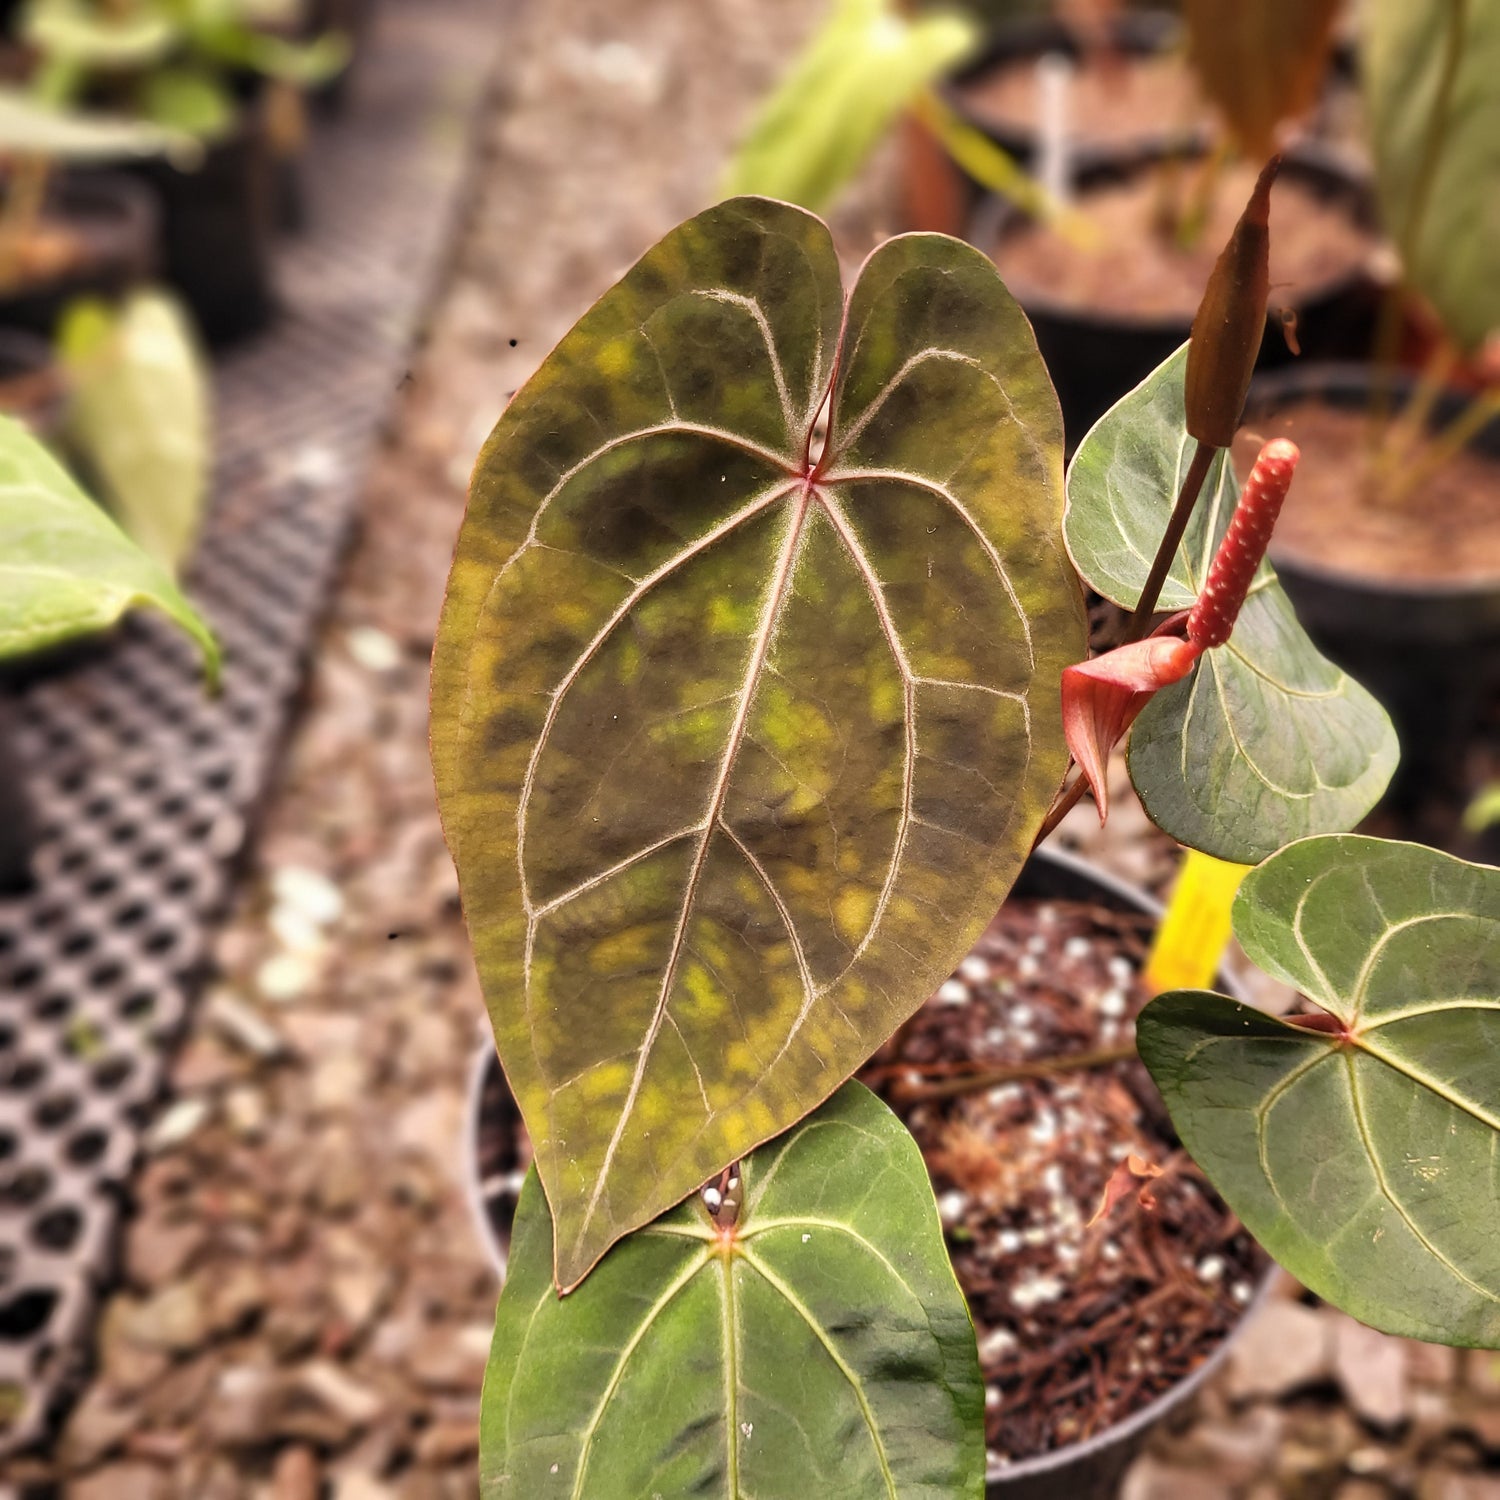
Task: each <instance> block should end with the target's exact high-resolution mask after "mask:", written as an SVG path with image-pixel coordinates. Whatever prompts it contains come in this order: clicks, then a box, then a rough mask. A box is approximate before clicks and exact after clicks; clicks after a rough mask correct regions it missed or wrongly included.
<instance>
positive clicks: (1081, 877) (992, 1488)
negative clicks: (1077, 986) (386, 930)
mask: <svg viewBox="0 0 1500 1500" xmlns="http://www.w3.org/2000/svg"><path fill="white" fill-rule="evenodd" d="M1013 895H1014V896H1015V897H1018V898H1020V899H1021V900H1023V901H1027V900H1030V901H1056V902H1079V903H1084V904H1087V905H1090V906H1094V907H1103V908H1106V909H1107V910H1109V911H1114V912H1120V913H1125V914H1127V915H1128V914H1135V913H1140V914H1142V915H1143V916H1145V917H1147V918H1149V919H1151V920H1155V919H1157V918H1159V916H1160V914H1161V908H1160V907H1159V906H1158V905H1157V904H1156V903H1154V902H1153V901H1152V900H1151V899H1150V898H1149V897H1148V896H1146V895H1145V894H1144V893H1142V892H1141V891H1139V890H1136V889H1135V888H1133V887H1131V886H1128V885H1125V884H1123V883H1121V882H1119V881H1116V880H1114V879H1112V878H1110V877H1109V876H1107V875H1104V874H1102V873H1101V872H1100V871H1098V870H1096V869H1095V868H1094V867H1093V866H1091V865H1089V864H1087V863H1085V862H1084V861H1082V860H1079V859H1076V858H1074V857H1072V856H1070V855H1067V854H1063V853H1060V852H1055V851H1052V850H1040V851H1038V852H1037V853H1036V854H1034V855H1033V856H1032V858H1031V860H1030V861H1029V862H1028V864H1027V865H1026V867H1025V869H1024V871H1023V872H1022V875H1021V878H1020V880H1019V881H1018V882H1017V884H1016V887H1015V891H1014V893H1013ZM1218 982H1219V986H1220V987H1221V988H1223V989H1225V990H1226V991H1227V992H1228V993H1230V994H1236V995H1238V994H1240V991H1239V990H1238V989H1237V987H1236V986H1235V985H1234V984H1233V983H1232V981H1230V980H1229V979H1227V978H1225V977H1223V976H1221V977H1220V979H1219V981H1218ZM1241 997H1242V996H1241ZM928 1003H929V1005H938V1004H941V1003H942V1002H941V999H940V998H934V1000H931V1001H929V1002H928ZM880 1056H881V1054H877V1060H878V1059H879V1057H880ZM1162 1118H1163V1119H1164V1118H1165V1111H1164V1110H1163V1115H1162ZM464 1145H465V1154H466V1158H467V1159H466V1161H465V1163H464V1169H465V1177H466V1181H467V1183H468V1189H469V1199H470V1205H471V1207H472V1209H473V1212H474V1216H475V1222H476V1224H477V1226H478V1230H479V1235H480V1238H481V1240H482V1241H483V1243H484V1245H485V1247H486V1249H487V1250H488V1252H489V1254H490V1257H491V1259H492V1261H493V1263H494V1265H495V1267H496V1269H497V1270H498V1272H499V1273H500V1275H501V1276H502V1278H503V1276H504V1274H505V1265H506V1258H507V1254H508V1250H509V1238H510V1225H511V1218H512V1214H513V1213H514V1209H515V1203H516V1197H517V1195H518V1194H519V1192H520V1186H521V1180H522V1178H523V1176H524V1170H525V1164H526V1160H527V1153H526V1149H525V1132H524V1127H523V1125H522V1123H521V1118H520V1113H519V1111H518V1110H517V1108H516V1105H515V1102H514V1100H513V1099H512V1097H511V1095H510V1091H509V1089H508V1088H507V1086H506V1083H505V1079H504V1075H503V1074H502V1072H501V1070H500V1065H499V1062H498V1061H497V1059H496V1057H495V1053H494V1050H493V1048H492V1047H491V1046H490V1044H489V1043H488V1041H486V1042H485V1043H484V1044H482V1046H481V1048H480V1050H479V1054H478V1056H477V1057H476V1059H475V1063H474V1068H473V1071H472V1073H471V1077H470V1087H469V1103H468V1123H467V1128H466V1131H465V1142H464ZM1274 1274H1275V1268H1274V1267H1267V1269H1266V1270H1265V1271H1264V1272H1262V1273H1260V1274H1259V1275H1258V1277H1257V1279H1256V1282H1255V1290H1254V1293H1253V1295H1252V1297H1251V1299H1250V1301H1249V1303H1248V1304H1247V1305H1246V1306H1245V1307H1244V1309H1243V1311H1242V1312H1241V1313H1240V1315H1239V1318H1238V1320H1237V1321H1236V1322H1235V1324H1234V1325H1233V1326H1232V1327H1231V1328H1230V1329H1229V1331H1228V1333H1227V1334H1226V1335H1224V1336H1223V1337H1222V1338H1221V1339H1220V1341H1219V1342H1218V1343H1217V1345H1216V1346H1215V1347H1213V1348H1211V1349H1210V1350H1209V1351H1208V1352H1207V1354H1206V1355H1205V1356H1204V1357H1203V1358H1202V1359H1201V1360H1200V1362H1199V1363H1197V1364H1196V1365H1195V1366H1194V1367H1193V1368H1192V1370H1191V1372H1190V1373H1188V1374H1187V1375H1186V1376H1185V1377H1184V1378H1182V1379H1180V1380H1178V1381H1176V1382H1175V1383H1174V1384H1173V1385H1172V1386H1171V1387H1170V1388H1169V1389H1167V1390H1166V1391H1165V1393H1164V1394H1161V1395H1159V1396H1157V1397H1155V1399H1152V1400H1150V1401H1148V1402H1147V1403H1145V1404H1143V1405H1141V1406H1140V1407H1139V1408H1138V1409H1136V1410H1135V1411H1133V1412H1131V1413H1130V1414H1129V1415H1128V1416H1126V1417H1124V1418H1123V1419H1121V1420H1119V1421H1117V1422H1115V1423H1113V1424H1112V1425H1110V1426H1108V1427H1106V1428H1104V1429H1103V1430H1101V1431H1099V1432H1098V1433H1096V1434H1094V1435H1093V1436H1091V1437H1089V1438H1088V1439H1086V1440H1083V1441H1079V1442H1075V1443H1070V1444H1066V1445H1064V1446H1061V1447H1058V1448H1056V1449H1054V1450H1052V1451H1049V1452H1046V1453H1042V1454H1039V1455H1037V1456H1035V1457H1031V1458H1026V1459H1021V1460H1018V1461H1015V1462H1011V1463H1007V1464H1004V1465H1001V1464H998V1463H995V1462H993V1461H992V1463H991V1466H990V1470H989V1473H988V1475H987V1484H986V1492H987V1494H988V1495H989V1496H990V1497H991V1500H1054V1497H1055V1500H1113V1497H1114V1496H1115V1495H1116V1493H1117V1490H1118V1486H1119V1482H1120V1479H1121V1477H1122V1476H1123V1474H1124V1472H1125V1470H1126V1469H1127V1468H1128V1467H1129V1465H1130V1463H1131V1461H1132V1459H1133V1458H1134V1457H1135V1456H1136V1454H1137V1453H1138V1452H1139V1451H1140V1450H1141V1448H1142V1446H1143V1445H1144V1443H1145V1441H1146V1439H1147V1438H1148V1436H1149V1435H1150V1433H1151V1432H1152V1430H1153V1429H1154V1428H1155V1427H1157V1426H1158V1425H1159V1424H1160V1423H1161V1422H1163V1421H1164V1420H1166V1419H1167V1418H1168V1417H1169V1416H1170V1415H1171V1414H1172V1413H1173V1412H1175V1411H1177V1410H1178V1409H1180V1408H1181V1407H1182V1406H1183V1405H1184V1403H1186V1402H1187V1401H1188V1400H1190V1399H1191V1398H1192V1396H1193V1395H1194V1394H1195V1392H1196V1391H1197V1390H1198V1389H1199V1388H1200V1387H1201V1386H1202V1384H1203V1383H1204V1382H1205V1381H1206V1380H1207V1379H1208V1378H1209V1377H1210V1376H1211V1375H1212V1373H1213V1372H1214V1370H1215V1369H1217V1368H1218V1366H1219V1365H1220V1364H1221V1362H1222V1361H1223V1360H1224V1358H1225V1357H1226V1355H1227V1353H1228V1351H1229V1349H1230V1347H1231V1345H1232V1341H1233V1339H1234V1338H1235V1337H1236V1336H1237V1334H1238V1332H1239V1330H1240V1328H1242V1327H1243V1326H1244V1320H1245V1318H1246V1317H1247V1316H1248V1315H1249V1314H1250V1313H1251V1312H1253V1311H1254V1309H1255V1308H1256V1307H1257V1306H1258V1305H1259V1303H1260V1301H1261V1300H1262V1298H1263V1297H1264V1295H1265V1293H1266V1291H1267V1289H1268V1287H1269V1285H1270V1282H1271V1279H1272V1276H1273V1275H1274ZM1135 1332H1136V1330H1135V1329H1134V1328H1131V1327H1127V1329H1126V1331H1125V1332H1123V1333H1122V1334H1121V1335H1120V1337H1121V1339H1122V1340H1123V1339H1129V1338H1133V1337H1134V1334H1135Z"/></svg>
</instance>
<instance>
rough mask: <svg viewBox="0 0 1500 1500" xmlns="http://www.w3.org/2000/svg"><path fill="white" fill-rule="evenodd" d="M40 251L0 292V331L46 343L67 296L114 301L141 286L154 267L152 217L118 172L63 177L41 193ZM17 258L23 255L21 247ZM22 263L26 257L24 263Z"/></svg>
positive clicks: (143, 195) (152, 208)
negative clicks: (52, 246)
mask: <svg viewBox="0 0 1500 1500" xmlns="http://www.w3.org/2000/svg"><path fill="white" fill-rule="evenodd" d="M38 224H39V228H38V235H39V236H40V235H42V234H46V235H47V236H49V237H51V238H53V239H55V242H56V244H57V247H58V248H57V250H56V252H55V254H53V253H52V252H50V251H49V252H44V251H43V250H42V248H41V247H40V245H39V246H38V251H37V254H36V256H35V258H34V259H31V263H30V264H23V265H22V266H21V268H20V269H19V271H18V272H17V273H16V275H15V277H14V279H13V280H12V282H11V284H10V285H9V286H8V287H5V288H4V289H0V327H6V328H22V329H26V330H29V331H30V332H32V333H38V334H41V335H43V336H44V337H46V338H50V337H51V336H52V333H53V331H54V329H55V327H56V325H57V320H58V318H59V317H60V316H61V314H62V311H63V309H64V308H65V307H66V306H67V304H68V303H69V302H71V301H72V300H73V299H74V298H75V297H82V296H90V295H93V296H103V297H117V296H119V295H120V294H121V293H123V292H125V291H126V290H128V289H129V288H130V287H132V286H134V285H136V284H137V283H139V282H142V281H145V280H147V279H148V278H149V277H150V276H151V273H152V271H153V270H154V269H155V266H156V248H157V246H156V239H157V214H156V205H155V203H154V202H153V201H152V198H151V195H150V193H149V192H148V191H146V190H145V189H143V188H142V187H141V185H140V184H139V183H137V182H135V181H132V180H131V178H130V177H128V176H125V175H124V174H116V173H113V172H89V171H78V172H67V173H64V174H62V175H60V176H59V177H57V178H56V179H55V180H54V181H53V182H52V183H51V184H50V185H49V188H48V192H47V198H46V205H45V207H44V208H43V210H42V213H41V216H40V218H39V221H38ZM21 253H22V255H23V257H25V256H27V252H26V250H25V247H24V246H23V247H22V252H21ZM28 259H30V257H28Z"/></svg>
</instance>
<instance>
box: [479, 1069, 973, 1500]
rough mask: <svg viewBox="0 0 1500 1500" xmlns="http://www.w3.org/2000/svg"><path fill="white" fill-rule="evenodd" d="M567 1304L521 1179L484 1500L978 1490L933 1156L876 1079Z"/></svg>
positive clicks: (771, 1149) (548, 1232) (965, 1340)
mask: <svg viewBox="0 0 1500 1500" xmlns="http://www.w3.org/2000/svg"><path fill="white" fill-rule="evenodd" d="M743 1191H744V1193H745V1206H744V1207H743V1209H742V1210H741V1214H740V1222H739V1227H738V1229H737V1231H736V1238H735V1242H734V1251H733V1253H732V1254H726V1253H725V1251H724V1248H723V1247H722V1245H720V1244H719V1243H717V1241H716V1235H715V1231H714V1229H713V1228H712V1226H711V1224H710V1221H709V1219H708V1218H707V1216H706V1214H705V1213H704V1212H703V1210H702V1208H701V1207H700V1206H699V1204H698V1203H697V1202H696V1201H694V1202H691V1203H689V1204H685V1205H683V1206H682V1207H680V1208H678V1209H676V1210H674V1211H673V1212H672V1213H671V1214H669V1215H668V1216H667V1217H666V1218H664V1219H662V1220H660V1221H659V1222H658V1223H656V1224H653V1225H651V1226H650V1227H648V1228H646V1229H644V1230H642V1231H641V1232H640V1233H639V1234H635V1235H632V1236H631V1237H630V1238H629V1239H628V1240H627V1241H625V1242H624V1243H623V1244H621V1245H619V1246H617V1247H616V1248H615V1249H614V1250H613V1251H612V1252H611V1253H610V1255H609V1256H608V1257H607V1258H606V1259H605V1260H604V1262H603V1263H602V1264H601V1265H600V1267H599V1269H598V1270H597V1271H596V1272H595V1273H594V1275H593V1276H591V1277H590V1278H589V1280H588V1282H587V1283H586V1284H585V1285H584V1286H582V1287H580V1288H579V1289H578V1290H577V1291H576V1292H574V1293H572V1294H571V1295H570V1296H568V1297H565V1298H562V1299H559V1298H558V1296H557V1294H556V1291H555V1290H554V1287H553V1284H552V1274H551V1273H552V1243H551V1241H552V1226H551V1220H550V1218H549V1215H548V1213H547V1206H546V1203H545V1202H544V1200H543V1197H542V1193H541V1189H540V1186H539V1184H538V1182H537V1180H536V1176H535V1173H533V1174H532V1175H531V1177H530V1178H528V1180H527V1183H526V1185H525V1187H524V1188H523V1190H522V1193H521V1202H520V1207H519V1210H518V1212H517V1215H516V1225H515V1234H514V1237H513V1239H512V1245H511V1256H510V1262H509V1271H508V1275H507V1280H506V1284H505V1289H504V1291H503V1292H502V1293H501V1296H500V1306H499V1310H498V1312H497V1315H496V1320H495V1341H494V1349H493V1352H492V1354H491V1357H490V1365H489V1370H488V1372H487V1374H486V1377H485V1388H484V1401H483V1408H482V1414H481V1421H480V1490H481V1494H482V1495H483V1496H484V1500H501V1497H510V1496H514V1497H516V1500H520V1497H522V1496H525V1497H526V1500H554V1497H557V1500H582V1497H587V1500H641V1497H643V1496H651V1495H661V1496H667V1495H700V1496H705V1497H710V1496H722V1497H724V1500H738V1497H740V1496H748V1495H760V1496H765V1497H767V1500H769V1497H772V1496H779V1495H799V1494H807V1495H817V1496H818V1497H820V1500H872V1497H899V1500H908V1497H912V1500H915V1497H924V1500H940V1497H941V1500H951V1497H958V1496H964V1497H973V1500H978V1497H979V1496H980V1495H981V1494H982V1493H983V1487H984V1443H983V1411H984V1404H983V1402H984V1387H983V1382H982V1379H981V1376H980V1372H979V1362H978V1355H977V1351H976V1350H975V1346H974V1333H973V1328H972V1326H971V1324H970V1322H969V1315H968V1310H967V1308H966V1307H965V1305H964V1300H963V1295H962V1293H961V1292H960V1291H959V1288H958V1284H957V1282H956V1281H955V1280H954V1277H953V1270H952V1266H951V1264H950V1263H949V1260H948V1254H947V1250H946V1248H945V1246H944V1243H943V1237H942V1233H941V1230H940V1228H939V1225H938V1219H937V1212H936V1206H935V1205H934V1203H933V1198H932V1189H931V1187H930V1185H929V1183H928V1179H927V1171H926V1167H925V1166H924V1164H923V1161H922V1157H921V1153H920V1152H919V1151H918V1150H917V1147H916V1144H915V1142H914V1141H913V1140H912V1139H911V1137H910V1136H909V1135H908V1134H907V1133H906V1131H905V1129H904V1128H903V1127H902V1126H901V1124H900V1123H899V1121H897V1120H896V1118H895V1116H894V1115H892V1114H891V1113H890V1111H889V1110H887V1109H886V1108H885V1106H884V1105H883V1104H881V1103H880V1102H879V1101H878V1100H877V1099H876V1098H875V1097H874V1095H873V1094H871V1093H870V1092H869V1091H868V1090H867V1089H865V1088H864V1087H863V1086H862V1085H861V1084H857V1083H851V1084H847V1085H846V1086H845V1087H844V1088H843V1089H842V1090H841V1091H840V1092H839V1093H838V1094H837V1095H835V1096H834V1098H833V1099H831V1100H830V1101H829V1102H828V1103H827V1104H826V1105H824V1107H823V1108H822V1109H821V1110H819V1111H818V1112H817V1114H815V1115H813V1116H812V1117H810V1118H809V1119H808V1120H806V1121H804V1122H803V1124H801V1125H800V1126H798V1127H797V1128H796V1129H794V1130H793V1131H792V1132H791V1133H790V1134H788V1135H786V1136H784V1137H782V1138H781V1139H780V1140H778V1141H776V1142H774V1143H773V1144H771V1145H769V1146H767V1147H764V1148H763V1149H762V1150H760V1151H758V1152H756V1153H755V1154H754V1155H753V1156H751V1157H750V1158H749V1159H748V1160H747V1161H746V1162H745V1164H744V1177H743Z"/></svg>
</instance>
